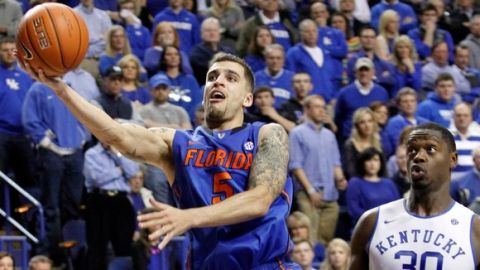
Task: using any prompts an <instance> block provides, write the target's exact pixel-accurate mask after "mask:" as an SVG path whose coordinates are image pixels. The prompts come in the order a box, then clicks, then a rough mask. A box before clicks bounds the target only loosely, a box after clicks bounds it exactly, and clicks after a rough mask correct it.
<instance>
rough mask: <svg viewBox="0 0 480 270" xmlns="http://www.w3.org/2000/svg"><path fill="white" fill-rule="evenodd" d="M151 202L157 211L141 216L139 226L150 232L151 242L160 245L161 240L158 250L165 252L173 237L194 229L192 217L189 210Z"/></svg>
mask: <svg viewBox="0 0 480 270" xmlns="http://www.w3.org/2000/svg"><path fill="white" fill-rule="evenodd" d="M150 202H151V203H152V206H153V208H155V209H156V210H157V211H155V212H151V213H148V214H141V215H139V216H138V221H139V226H140V228H142V229H148V230H149V231H150V234H149V235H148V239H149V240H150V241H151V242H154V243H158V242H159V241H160V240H161V242H160V245H158V248H159V249H160V250H163V249H164V248H165V247H166V246H167V244H168V243H169V242H170V240H172V238H173V237H175V236H178V235H181V234H183V233H184V232H186V231H187V230H189V229H190V228H191V227H192V224H193V222H192V216H191V215H189V214H188V210H182V209H178V208H175V207H172V206H170V205H167V204H163V203H160V202H157V201H155V200H153V199H151V200H150ZM162 237H163V239H162Z"/></svg>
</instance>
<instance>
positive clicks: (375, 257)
mask: <svg viewBox="0 0 480 270" xmlns="http://www.w3.org/2000/svg"><path fill="white" fill-rule="evenodd" d="M407 158H408V164H407V166H408V177H409V179H410V180H411V181H412V187H411V191H410V194H409V195H408V197H407V198H406V199H400V200H397V201H394V202H391V203H388V204H384V205H382V206H380V207H378V208H374V209H371V210H369V211H367V212H366V213H365V214H364V215H363V216H362V217H361V218H360V220H359V222H358V224H357V226H356V227H355V230H354V233H353V237H352V244H351V245H352V265H351V267H350V269H355V270H356V269H362V270H363V269H375V270H385V269H392V270H396V269H412V270H413V269H417V270H426V269H433V270H450V269H457V270H460V269H462V270H467V269H480V268H479V267H477V266H478V262H479V259H480V219H479V217H478V216H477V215H475V214H474V213H473V212H472V211H470V210H469V209H467V208H465V207H464V206H462V205H461V204H459V203H456V202H455V201H454V200H453V199H452V198H451V197H450V195H449V187H450V173H451V171H452V169H453V168H454V167H455V165H456V163H457V153H456V149H455V142H454V140H453V137H452V135H451V133H450V132H449V131H448V130H447V129H445V128H443V127H441V126H439V125H437V124H434V123H428V124H422V125H419V126H416V127H415V128H413V130H412V131H411V132H410V135H409V136H408V140H407Z"/></svg>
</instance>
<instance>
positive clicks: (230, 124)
mask: <svg viewBox="0 0 480 270" xmlns="http://www.w3.org/2000/svg"><path fill="white" fill-rule="evenodd" d="M206 123H207V128H208V129H211V130H230V129H234V128H237V127H241V126H242V125H243V115H242V117H241V118H237V119H232V120H228V121H212V120H209V119H206Z"/></svg>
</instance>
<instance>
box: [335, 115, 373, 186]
mask: <svg viewBox="0 0 480 270" xmlns="http://www.w3.org/2000/svg"><path fill="white" fill-rule="evenodd" d="M370 147H374V148H376V149H378V150H379V151H382V144H381V141H380V134H379V132H378V124H377V122H376V120H375V113H374V112H373V111H372V110H371V109H370V108H368V107H362V108H359V109H357V110H356V111H355V113H354V114H353V118H352V133H351V135H350V138H349V139H348V140H347V141H346V142H345V145H344V148H343V162H342V163H343V172H344V173H345V174H346V177H347V178H350V177H352V176H355V175H357V172H356V169H355V162H356V160H357V158H358V155H359V153H360V152H362V151H363V150H365V149H367V148H370Z"/></svg>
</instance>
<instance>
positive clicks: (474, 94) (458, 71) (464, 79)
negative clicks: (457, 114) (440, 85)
mask: <svg viewBox="0 0 480 270" xmlns="http://www.w3.org/2000/svg"><path fill="white" fill-rule="evenodd" d="M469 58H470V51H469V49H468V47H467V46H465V45H458V46H457V47H456V48H455V64H454V65H453V66H452V69H453V72H452V75H453V76H454V79H455V81H456V83H457V92H458V94H460V95H461V96H462V100H463V101H465V102H468V103H473V102H474V101H475V99H476V98H478V97H479V96H480V71H479V70H478V69H476V68H473V67H469V66H468V61H469Z"/></svg>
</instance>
